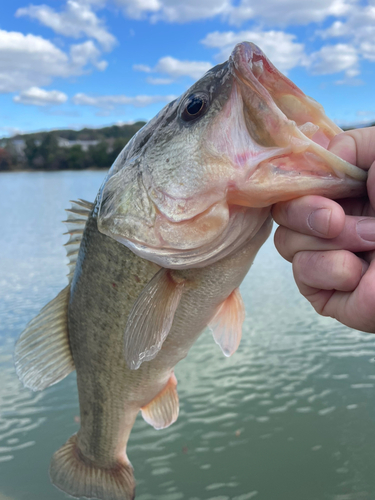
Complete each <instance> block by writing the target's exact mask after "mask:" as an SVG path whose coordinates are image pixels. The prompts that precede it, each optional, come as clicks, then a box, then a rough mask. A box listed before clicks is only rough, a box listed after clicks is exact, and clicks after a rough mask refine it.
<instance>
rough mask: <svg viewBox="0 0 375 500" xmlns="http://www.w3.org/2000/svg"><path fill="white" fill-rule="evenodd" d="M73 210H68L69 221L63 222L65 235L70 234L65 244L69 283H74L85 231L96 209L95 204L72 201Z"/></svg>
mask: <svg viewBox="0 0 375 500" xmlns="http://www.w3.org/2000/svg"><path fill="white" fill-rule="evenodd" d="M70 203H71V204H72V206H71V208H67V209H66V212H68V218H67V220H64V221H63V222H64V223H65V224H66V225H67V228H68V231H67V232H66V233H64V234H69V235H70V237H69V241H68V242H67V243H65V245H64V246H66V255H67V257H68V259H69V264H68V267H69V274H68V279H69V283H70V282H71V281H72V278H73V274H74V269H75V267H76V262H77V258H78V252H79V247H80V245H81V240H82V235H83V231H84V229H85V225H86V222H87V219H88V217H89V215H90V214H91V212H92V209H93V208H94V204H93V203H90V202H89V201H85V200H78V201H71V202H70Z"/></svg>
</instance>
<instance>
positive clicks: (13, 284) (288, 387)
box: [0, 172, 375, 500]
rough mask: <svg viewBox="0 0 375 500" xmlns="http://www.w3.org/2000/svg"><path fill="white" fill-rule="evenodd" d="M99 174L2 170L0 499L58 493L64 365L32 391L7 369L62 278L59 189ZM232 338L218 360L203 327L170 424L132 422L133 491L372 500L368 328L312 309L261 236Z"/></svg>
mask: <svg viewBox="0 0 375 500" xmlns="http://www.w3.org/2000/svg"><path fill="white" fill-rule="evenodd" d="M102 178H103V173H101V172H72V173H69V172H59V173H40V174H39V173H36V174H3V175H2V176H1V182H2V186H4V189H3V191H4V194H3V196H2V197H1V198H0V209H1V213H2V214H3V216H2V237H3V238H2V245H1V247H0V253H1V254H0V296H1V300H0V314H1V322H0V380H1V383H0V500H10V499H13V500H21V499H27V500H58V499H62V498H67V497H66V495H64V494H63V493H61V492H60V491H58V490H56V489H54V488H53V487H52V486H51V485H50V483H49V479H48V466H49V461H50V457H51V455H52V453H53V452H54V451H55V450H57V449H58V448H59V447H60V446H61V445H62V444H63V443H64V442H65V441H66V439H67V438H68V437H69V436H70V435H71V434H73V433H74V432H76V430H77V429H78V423H77V415H78V405H77V391H76V385H75V375H74V374H71V375H70V376H69V377H68V378H67V379H65V380H64V381H63V382H61V383H60V384H57V385H55V386H53V387H51V388H49V389H47V390H46V391H44V392H41V393H32V392H30V391H28V390H26V389H24V388H23V387H22V385H21V384H20V382H19V381H18V380H17V378H16V376H15V372H14V368H13V361H12V356H13V354H12V353H13V346H14V342H15V340H16V338H17V335H18V334H19V332H20V331H21V330H22V328H23V327H24V326H25V324H26V323H27V321H28V320H30V319H31V318H32V317H33V316H34V315H35V314H36V313H37V312H38V310H39V309H40V308H41V307H42V306H43V305H44V304H45V303H46V302H48V301H49V300H50V299H52V298H53V297H54V295H56V294H57V293H58V291H59V290H60V289H61V288H63V287H64V286H65V284H66V278H65V274H66V273H67V268H66V266H65V265H64V264H65V263H66V259H65V254H64V250H63V247H62V245H63V243H64V242H65V240H66V237H63V236H62V232H63V230H64V229H63V226H62V224H60V222H59V221H60V220H62V219H63V218H64V208H66V207H67V206H68V200H69V199H77V198H79V197H81V198H86V199H88V200H93V198H94V196H95V193H96V190H97V188H98V186H99V185H100V183H101V180H102ZM242 294H243V297H244V301H245V304H246V309H247V318H246V322H245V327H244V332H243V340H242V342H241V345H240V348H239V350H238V352H237V353H236V354H235V355H234V356H233V357H232V358H229V359H227V358H224V357H223V356H222V354H221V351H220V349H219V348H218V346H217V345H216V344H215V343H214V342H213V340H212V338H211V335H210V333H209V332H205V333H204V334H203V335H202V337H201V338H200V339H199V341H198V342H197V344H196V345H195V346H194V347H193V349H192V351H191V352H190V354H189V357H188V358H187V359H186V360H184V361H183V362H182V363H181V364H180V365H178V367H177V370H176V375H177V378H178V381H179V385H178V392H179V396H180V402H181V409H180V417H179V419H178V421H177V422H176V423H175V424H174V425H173V426H171V427H170V428H168V429H166V430H164V431H159V432H157V431H155V430H154V429H153V428H151V427H149V426H148V425H147V424H146V423H145V422H143V421H142V420H141V419H138V420H137V422H136V425H135V427H134V430H133V433H132V435H131V439H130V442H129V450H128V453H129V456H130V459H131V461H132V463H133V466H134V468H135V475H136V479H137V499H138V500H151V499H152V500H158V499H160V500H178V499H186V500H224V499H228V500H229V499H230V500H247V499H252V498H255V499H256V500H274V499H275V500H276V499H277V500H284V499H285V500H301V499H302V498H303V499H304V500H316V499H319V500H320V499H332V500H352V499H353V500H354V499H356V500H357V499H359V500H362V499H366V500H372V499H373V498H374V496H375V479H374V475H373V467H372V464H373V460H374V458H373V449H374V445H375V439H374V437H373V436H374V427H375V411H374V406H375V405H374V394H373V392H374V389H373V387H374V384H375V369H374V368H375V366H374V359H375V338H374V337H373V336H371V335H368V334H363V333H360V332H356V331H352V330H349V329H347V328H344V327H342V326H341V325H339V324H338V323H335V322H334V321H333V320H330V319H327V318H320V317H318V316H317V315H316V314H315V313H314V312H313V310H312V309H311V308H310V306H309V305H308V304H307V303H305V302H304V301H303V299H302V298H301V297H300V296H299V295H298V293H297V291H296V288H295V285H294V283H293V281H292V278H291V270H290V267H289V265H288V264H287V263H286V262H284V261H282V260H281V258H279V257H278V256H277V254H276V252H275V251H274V249H273V245H272V242H271V241H269V242H268V243H267V244H266V245H265V247H264V248H263V250H262V252H261V254H260V255H259V257H258V258H257V260H256V264H255V265H254V267H253V269H252V270H251V272H250V274H249V275H248V276H247V278H246V280H245V282H244V284H243V286H242Z"/></svg>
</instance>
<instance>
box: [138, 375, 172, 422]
mask: <svg viewBox="0 0 375 500" xmlns="http://www.w3.org/2000/svg"><path fill="white" fill-rule="evenodd" d="M176 386H177V379H176V377H175V375H174V373H172V375H171V377H170V379H169V380H168V382H167V385H166V386H165V387H164V389H163V390H162V391H161V392H160V393H159V394H158V395H157V396H156V397H155V398H154V399H153V400H152V401H151V402H150V403H149V404H148V405H146V406H144V407H143V408H141V412H142V417H143V418H144V420H145V421H146V422H147V423H148V424H150V425H152V426H153V427H154V428H155V429H165V428H166V427H168V426H170V425H171V424H173V422H175V421H176V420H177V417H178V412H179V404H178V394H177V389H176Z"/></svg>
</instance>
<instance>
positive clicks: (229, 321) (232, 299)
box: [208, 288, 245, 356]
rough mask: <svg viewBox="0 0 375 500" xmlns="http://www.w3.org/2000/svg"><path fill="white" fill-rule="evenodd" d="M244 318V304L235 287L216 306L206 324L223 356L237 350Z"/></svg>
mask: <svg viewBox="0 0 375 500" xmlns="http://www.w3.org/2000/svg"><path fill="white" fill-rule="evenodd" d="M244 320H245V305H244V303H243V300H242V297H241V293H240V290H239V289H238V288H236V289H235V290H233V292H232V293H231V294H230V295H229V297H227V298H226V299H225V300H224V302H222V303H221V304H220V306H219V307H218V309H217V311H216V313H215V315H214V317H213V318H212V319H211V321H210V322H209V324H208V327H209V328H210V329H211V330H212V335H213V337H214V340H215V342H216V343H217V344H218V345H219V346H220V348H221V350H222V351H223V354H224V355H225V356H231V355H232V354H233V353H235V352H236V351H237V348H238V346H239V344H240V341H241V336H242V324H243V322H244Z"/></svg>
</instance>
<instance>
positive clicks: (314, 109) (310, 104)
mask: <svg viewBox="0 0 375 500" xmlns="http://www.w3.org/2000/svg"><path fill="white" fill-rule="evenodd" d="M230 62H231V65H232V68H233V73H234V75H235V78H236V79H237V80H238V82H239V86H240V88H241V87H242V86H243V85H244V86H245V89H246V88H247V89H249V90H251V92H254V93H256V94H257V96H258V97H259V99H260V100H262V101H263V102H264V103H265V106H266V108H267V109H268V110H269V111H270V113H272V115H274V120H275V127H274V129H275V130H274V132H275V133H274V134H272V130H271V133H270V137H269V138H268V137H267V140H268V144H265V147H269V148H271V147H276V148H277V147H283V146H285V152H283V153H282V154H281V155H280V154H276V155H275V156H274V157H273V159H277V158H279V157H282V156H284V155H287V154H290V153H304V152H306V153H312V154H315V155H316V157H317V158H318V159H320V160H324V161H325V163H326V165H327V166H328V168H329V169H327V168H323V169H322V168H321V166H319V162H317V165H316V167H317V168H311V167H313V165H312V164H310V169H309V170H308V171H306V172H309V173H310V175H319V176H322V177H325V176H328V175H331V176H335V177H337V178H343V177H344V176H345V175H347V176H348V177H351V178H353V179H355V180H360V181H365V180H366V178H367V172H366V171H364V170H362V169H360V168H359V167H356V166H354V165H351V164H350V163H348V162H346V161H345V160H343V159H341V158H339V157H338V156H336V155H334V154H333V153H331V152H330V151H328V150H327V146H328V144H329V141H330V139H331V138H332V137H333V136H335V135H337V134H338V133H340V132H341V129H340V128H339V127H337V126H336V125H335V124H334V123H333V122H331V120H329V119H328V118H327V117H326V116H325V115H324V112H323V110H322V108H321V107H320V105H318V104H317V103H315V102H314V101H313V100H312V99H310V98H308V97H307V96H306V95H305V94H304V93H303V92H302V91H301V90H300V89H299V88H298V87H297V86H296V85H295V84H294V83H293V82H291V81H290V80H289V79H287V78H286V77H285V76H284V75H282V74H281V73H280V72H279V71H278V70H277V69H276V68H275V67H274V66H273V65H272V63H271V62H270V61H269V60H268V59H267V57H266V56H265V54H263V52H262V51H261V49H259V47H257V46H256V45H254V44H252V43H249V42H242V43H240V44H238V45H237V46H236V47H235V48H234V50H233V52H232V54H231V56H230ZM260 62H261V63H262V64H261V65H260V64H259V63H260ZM255 65H257V66H256V67H255V71H254V66H255ZM256 73H257V74H256ZM264 74H268V76H269V78H270V79H271V78H275V75H276V76H277V79H280V81H281V86H282V87H283V90H282V91H280V93H279V100H281V99H282V97H283V96H284V97H287V98H289V99H293V101H292V102H293V104H294V106H296V112H295V114H296V115H298V113H300V114H301V115H306V114H307V113H306V109H307V110H308V111H309V112H310V114H311V116H310V118H311V120H308V119H306V120H305V121H304V122H303V123H302V122H301V123H299V124H297V122H296V121H295V120H294V119H293V118H294V117H290V116H288V113H287V112H286V110H284V111H283V110H282V109H281V108H280V106H279V104H278V103H277V96H276V92H274V94H275V95H274V94H273V92H272V90H274V89H272V84H273V82H272V80H271V83H270V85H269V87H270V88H267V87H266V86H265V85H263V83H262V82H261V81H260V79H261V78H263V77H264ZM287 91H289V94H288V92H287ZM243 102H244V108H243V112H244V116H245V117H246V113H249V106H250V104H249V102H247V101H246V98H245V97H244V96H243ZM298 106H299V107H300V108H301V111H300V110H299V109H298ZM253 116H254V114H253ZM257 116H258V114H257ZM250 117H251V114H250ZM314 118H315V121H317V122H318V123H319V124H318V123H315V121H314ZM268 119H269V117H268ZM259 121H260V122H262V116H260V117H259ZM320 121H321V122H322V123H320ZM245 122H246V120H245ZM271 123H272V125H273V124H274V123H273V122H271ZM260 124H262V123H260ZM280 125H281V126H280ZM323 125H324V130H322V129H321V127H322V126H323ZM246 127H247V131H248V133H249V135H250V137H251V139H252V136H251V130H250V129H249V126H248V122H246ZM265 129H266V130H267V126H265ZM267 131H268V130H267ZM280 132H281V133H280ZM319 132H320V138H322V135H324V141H321V142H322V143H323V144H320V143H319V142H318V140H317V138H316V137H315V136H316V135H317V134H319ZM307 133H308V134H309V135H310V137H309V136H308V135H306V134H307ZM283 134H284V137H283ZM285 137H289V138H290V139H291V144H290V152H289V153H288V151H287V149H288V145H287V142H286V141H285ZM283 139H284V140H283ZM252 140H254V139H252ZM254 142H256V141H254ZM272 142H273V144H271V143H272ZM282 143H284V144H282ZM261 163H262V162H260V163H259V165H261ZM259 165H258V166H257V167H256V169H258V168H259ZM319 167H320V168H319ZM256 169H255V170H256ZM280 170H282V169H280ZM302 171H303V170H302ZM251 175H252V172H249V177H251Z"/></svg>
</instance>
